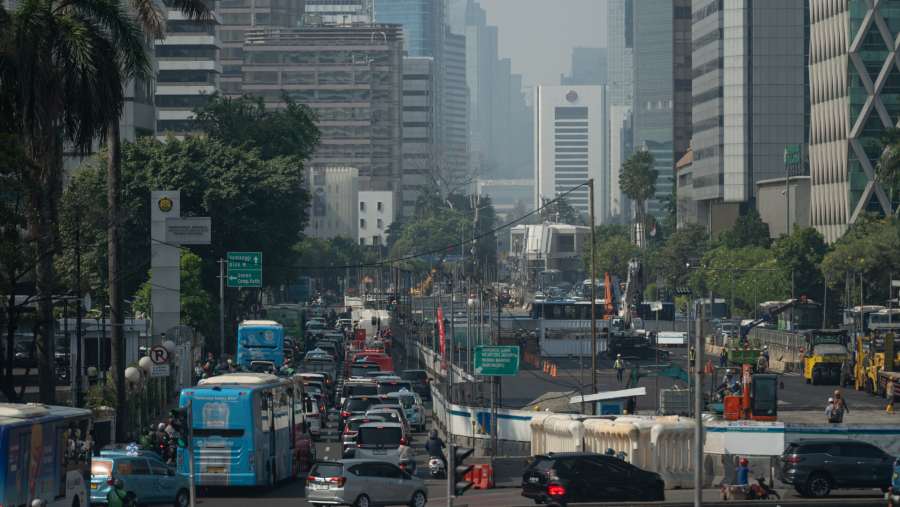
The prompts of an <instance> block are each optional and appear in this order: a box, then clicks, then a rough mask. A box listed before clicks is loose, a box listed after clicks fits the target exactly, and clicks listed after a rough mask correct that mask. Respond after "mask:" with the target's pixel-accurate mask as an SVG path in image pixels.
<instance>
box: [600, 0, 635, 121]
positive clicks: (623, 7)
mask: <svg viewBox="0 0 900 507" xmlns="http://www.w3.org/2000/svg"><path fill="white" fill-rule="evenodd" d="M606 5H607V7H606V8H607V15H606V23H607V24H606V33H607V47H608V49H609V50H608V52H607V55H608V57H609V60H608V67H607V80H606V85H607V87H606V88H607V91H608V100H609V104H610V105H611V106H628V107H631V105H632V98H633V96H634V68H633V57H634V0H607V2H606Z"/></svg>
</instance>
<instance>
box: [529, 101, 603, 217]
mask: <svg viewBox="0 0 900 507" xmlns="http://www.w3.org/2000/svg"><path fill="white" fill-rule="evenodd" d="M605 94H606V88H605V87H604V86H538V87H536V88H535V143H534V144H535V172H534V181H535V207H539V206H540V205H541V202H542V199H553V198H555V197H556V196H558V195H560V194H563V193H565V192H567V191H569V190H572V189H573V188H575V187H577V186H578V185H581V184H582V183H585V182H586V181H587V180H588V179H590V178H593V180H594V217H595V223H597V224H601V223H605V222H606V220H607V217H608V210H609V188H610V187H609V185H610V181H609V170H608V167H609V165H608V164H609V160H608V158H607V143H608V138H607V135H606V132H607V128H608V123H607V121H608V120H607V113H606V97H605ZM585 109H586V113H585V111H584V110H585ZM582 113H585V114H582ZM588 196H589V190H588V187H587V186H583V187H581V188H578V189H577V190H574V191H573V192H571V193H570V194H568V195H567V196H566V200H567V201H568V202H569V204H571V205H572V207H573V208H575V209H576V210H578V211H579V212H582V213H584V214H588V213H589V211H590V210H589V208H588V202H589V201H588Z"/></svg>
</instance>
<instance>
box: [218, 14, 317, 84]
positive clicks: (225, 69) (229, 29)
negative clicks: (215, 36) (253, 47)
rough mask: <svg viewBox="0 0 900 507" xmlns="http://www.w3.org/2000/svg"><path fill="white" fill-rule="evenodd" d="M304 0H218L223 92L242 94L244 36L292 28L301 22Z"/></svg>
mask: <svg viewBox="0 0 900 507" xmlns="http://www.w3.org/2000/svg"><path fill="white" fill-rule="evenodd" d="M304 1H305V0H218V5H217V8H216V12H217V13H218V16H219V20H220V23H221V24H220V26H219V31H218V33H219V39H220V42H221V46H222V50H221V64H222V69H221V70H222V75H221V78H220V80H219V86H220V88H221V90H222V93H223V94H225V95H228V96H232V97H236V96H239V95H241V92H242V89H241V67H242V65H243V64H244V57H243V51H244V49H243V48H244V35H245V34H246V32H247V31H249V30H262V29H267V28H295V27H297V26H298V25H299V24H300V21H301V19H302V15H303V9H304Z"/></svg>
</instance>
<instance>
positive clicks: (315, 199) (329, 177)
mask: <svg viewBox="0 0 900 507" xmlns="http://www.w3.org/2000/svg"><path fill="white" fill-rule="evenodd" d="M306 174H307V182H308V184H309V194H310V203H311V205H310V210H309V224H308V225H307V226H306V231H305V232H306V235H307V236H312V237H314V238H322V239H331V238H336V237H342V238H349V239H354V238H356V237H358V236H359V234H358V231H359V213H358V211H357V210H358V209H359V194H360V192H359V170H358V169H356V168H355V167H310V168H307V171H306ZM387 193H388V194H390V192H387Z"/></svg>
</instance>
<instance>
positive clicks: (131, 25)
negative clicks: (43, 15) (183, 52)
mask: <svg viewBox="0 0 900 507" xmlns="http://www.w3.org/2000/svg"><path fill="white" fill-rule="evenodd" d="M69 1H70V2H71V5H72V7H73V9H74V10H75V12H77V13H78V14H79V15H81V16H83V17H84V18H85V19H90V20H93V21H94V22H96V23H97V24H98V25H99V26H100V27H102V28H103V29H105V30H107V31H108V33H109V37H108V38H109V39H110V42H111V43H112V44H113V46H114V48H115V49H116V53H117V57H116V60H117V61H118V62H119V63H120V64H121V65H122V74H123V76H124V77H125V78H133V77H139V78H141V77H147V76H149V75H150V74H151V72H152V68H151V65H150V59H149V58H148V57H147V45H146V36H145V33H144V31H143V27H142V26H140V25H139V24H138V22H137V20H135V18H133V17H132V16H130V15H129V14H128V12H127V11H126V9H125V7H124V6H123V5H122V3H121V2H119V1H118V0H69Z"/></svg>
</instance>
